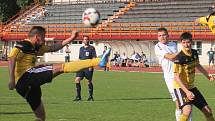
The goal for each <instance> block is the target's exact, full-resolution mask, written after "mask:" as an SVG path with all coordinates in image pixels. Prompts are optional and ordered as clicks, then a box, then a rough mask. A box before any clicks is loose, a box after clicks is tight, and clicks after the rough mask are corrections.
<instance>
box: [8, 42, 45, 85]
mask: <svg viewBox="0 0 215 121" xmlns="http://www.w3.org/2000/svg"><path fill="white" fill-rule="evenodd" d="M48 49H49V48H48V46H45V45H43V46H41V47H39V48H35V47H34V46H33V45H32V44H31V42H29V41H20V42H18V43H17V45H16V46H15V47H14V48H13V49H12V51H11V53H10V55H9V58H10V57H15V58H16V66H15V81H16V83H17V81H18V80H19V78H20V77H21V76H22V75H23V74H24V73H25V72H26V70H28V69H29V68H32V67H33V66H35V62H36V59H37V55H43V54H44V53H45V52H47V51H48Z"/></svg>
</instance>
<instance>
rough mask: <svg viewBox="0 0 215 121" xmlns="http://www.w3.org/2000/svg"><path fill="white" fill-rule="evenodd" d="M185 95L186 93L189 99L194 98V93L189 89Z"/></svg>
mask: <svg viewBox="0 0 215 121" xmlns="http://www.w3.org/2000/svg"><path fill="white" fill-rule="evenodd" d="M186 95H187V98H188V99H189V100H194V98H195V95H194V94H193V93H192V92H191V91H188V92H187V93H186Z"/></svg>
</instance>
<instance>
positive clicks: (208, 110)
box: [202, 106, 213, 117]
mask: <svg viewBox="0 0 215 121" xmlns="http://www.w3.org/2000/svg"><path fill="white" fill-rule="evenodd" d="M202 112H203V113H204V114H205V116H206V117H211V116H212V115H213V114H212V110H211V109H210V108H209V107H208V106H205V107H204V108H203V109H202Z"/></svg>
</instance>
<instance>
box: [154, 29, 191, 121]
mask: <svg viewBox="0 0 215 121" xmlns="http://www.w3.org/2000/svg"><path fill="white" fill-rule="evenodd" d="M157 36H158V40H159V42H158V43H157V44H156V45H155V55H156V56H157V58H158V60H159V63H160V64H161V67H162V70H163V74H164V80H165V82H166V85H167V88H168V90H169V93H170V95H171V97H172V100H173V101H175V102H176V110H175V116H176V121H179V117H180V115H181V110H180V109H179V107H178V103H177V101H176V97H175V95H174V88H173V80H174V73H173V65H174V63H173V60H174V59H175V58H176V56H177V46H176V44H175V43H174V42H169V40H168V39H169V34H168V31H167V29H166V28H159V29H158V32H157ZM191 120H192V119H191V117H190V121H191Z"/></svg>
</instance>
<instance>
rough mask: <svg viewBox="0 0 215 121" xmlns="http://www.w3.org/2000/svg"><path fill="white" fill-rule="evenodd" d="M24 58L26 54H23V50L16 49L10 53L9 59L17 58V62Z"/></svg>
mask: <svg viewBox="0 0 215 121" xmlns="http://www.w3.org/2000/svg"><path fill="white" fill-rule="evenodd" d="M23 56H24V53H23V52H22V50H20V49H19V48H16V47H15V48H13V49H12V51H11V52H10V54H9V56H8V58H12V57H15V58H16V59H17V60H20V59H21V58H23Z"/></svg>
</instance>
